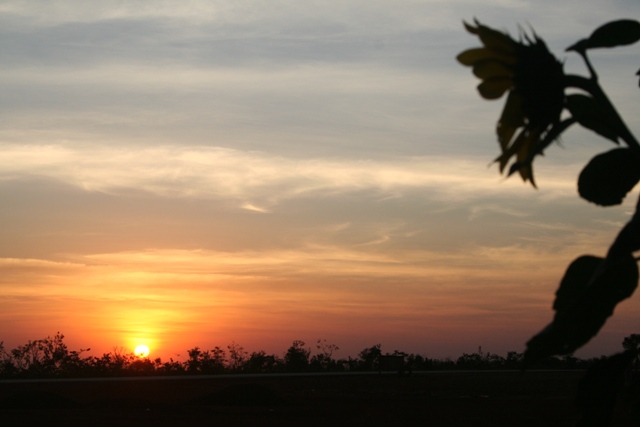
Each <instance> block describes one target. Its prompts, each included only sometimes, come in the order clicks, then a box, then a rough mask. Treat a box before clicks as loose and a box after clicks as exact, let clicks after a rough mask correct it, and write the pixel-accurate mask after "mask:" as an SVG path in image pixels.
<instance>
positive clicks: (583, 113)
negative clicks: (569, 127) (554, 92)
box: [567, 94, 618, 144]
mask: <svg viewBox="0 0 640 427" xmlns="http://www.w3.org/2000/svg"><path fill="white" fill-rule="evenodd" d="M567 108H568V109H569V111H570V112H571V115H572V116H573V117H574V118H575V119H576V120H578V123H580V124H581V125H582V126H584V127H586V128H587V129H591V130H592V131H594V132H596V133H597V134H599V135H600V136H603V137H605V138H607V139H610V140H611V141H613V142H615V143H616V144H618V132H617V131H616V129H615V128H616V125H615V124H614V123H615V122H614V121H613V120H612V119H611V117H610V112H609V110H607V109H605V108H603V107H602V105H601V104H600V103H599V102H596V100H595V99H593V98H592V97H590V96H586V95H580V94H574V95H569V96H567Z"/></svg>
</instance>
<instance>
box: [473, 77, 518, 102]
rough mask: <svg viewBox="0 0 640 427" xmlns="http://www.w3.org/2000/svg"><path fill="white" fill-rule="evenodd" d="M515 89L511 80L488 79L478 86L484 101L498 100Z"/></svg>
mask: <svg viewBox="0 0 640 427" xmlns="http://www.w3.org/2000/svg"><path fill="white" fill-rule="evenodd" d="M512 87H513V81H512V80H511V79H504V78H496V79H488V80H485V81H483V82H482V83H480V84H479V85H478V91H479V92H480V95H481V96H482V97H483V98H484V99H498V98H500V97H501V96H502V95H504V93H505V92H506V91H508V90H509V89H511V88H512Z"/></svg>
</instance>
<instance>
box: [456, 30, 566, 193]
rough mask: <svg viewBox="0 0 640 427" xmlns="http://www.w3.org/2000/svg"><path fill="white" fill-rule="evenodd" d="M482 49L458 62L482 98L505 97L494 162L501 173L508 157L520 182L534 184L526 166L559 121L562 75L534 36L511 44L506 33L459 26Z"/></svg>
mask: <svg viewBox="0 0 640 427" xmlns="http://www.w3.org/2000/svg"><path fill="white" fill-rule="evenodd" d="M464 26H465V28H466V29H467V31H469V32H470V33H471V34H474V35H476V36H478V38H479V39H480V41H481V42H482V44H483V46H482V47H478V48H473V49H468V50H465V51H464V52H462V53H460V54H459V55H458V57H457V59H458V61H459V62H460V63H462V64H463V65H466V66H470V67H473V73H474V74H475V75H476V76H477V77H478V78H480V79H481V80H482V82H481V83H480V84H479V85H478V91H479V92H480V95H481V96H482V97H483V98H485V99H498V98H500V97H502V96H503V95H504V94H505V93H507V92H508V93H509V94H508V96H507V102H506V104H505V106H504V109H503V110H502V114H501V116H500V119H499V120H498V124H497V126H496V133H497V136H498V142H499V144H500V148H501V150H502V154H501V155H500V156H498V158H497V159H496V161H497V162H498V163H499V164H500V172H503V171H504V169H505V167H506V166H507V164H509V162H510V160H511V158H512V157H514V156H515V161H514V163H513V164H512V166H511V170H512V171H515V170H517V171H518V172H519V173H520V175H521V176H522V178H523V179H524V180H525V181H530V182H531V183H532V184H533V185H535V183H534V180H533V170H532V167H531V163H532V161H533V157H534V156H535V155H536V154H541V152H542V148H543V147H542V145H543V144H542V141H543V140H544V139H545V136H547V134H549V132H550V131H551V129H552V128H553V126H554V125H557V124H558V123H559V121H560V113H561V112H562V109H563V108H564V102H565V95H564V72H563V70H562V63H560V62H559V61H558V60H557V59H556V58H555V57H554V56H553V55H552V54H551V53H550V52H549V49H547V45H546V44H545V43H544V41H543V40H542V39H540V38H539V37H538V36H536V35H535V34H534V35H533V37H529V36H528V35H526V34H524V35H523V36H521V40H520V41H516V40H514V39H513V38H511V37H510V36H509V35H508V34H506V33H503V32H501V31H497V30H494V29H493V28H489V27H487V26H485V25H482V24H480V23H479V22H477V21H476V22H475V26H474V25H470V24H468V23H466V22H465V23H464Z"/></svg>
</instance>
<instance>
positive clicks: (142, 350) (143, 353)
mask: <svg viewBox="0 0 640 427" xmlns="http://www.w3.org/2000/svg"><path fill="white" fill-rule="evenodd" d="M133 354H135V355H136V356H137V357H140V358H142V357H147V356H148V355H149V347H147V346H146V345H144V344H140V345H139V346H137V347H136V349H135V350H134V351H133Z"/></svg>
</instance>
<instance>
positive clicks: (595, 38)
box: [587, 19, 640, 49]
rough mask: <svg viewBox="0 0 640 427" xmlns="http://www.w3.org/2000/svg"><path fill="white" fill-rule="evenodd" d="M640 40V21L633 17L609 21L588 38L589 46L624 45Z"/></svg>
mask: <svg viewBox="0 0 640 427" xmlns="http://www.w3.org/2000/svg"><path fill="white" fill-rule="evenodd" d="M638 40H640V22H638V21H636V20H633V19H620V20H618V21H611V22H608V23H606V24H604V25H602V26H601V27H598V28H597V29H596V30H595V31H594V32H593V33H591V36H589V39H587V48H588V49H593V48H597V47H615V46H623V45H628V44H633V43H635V42H637V41H638Z"/></svg>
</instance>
